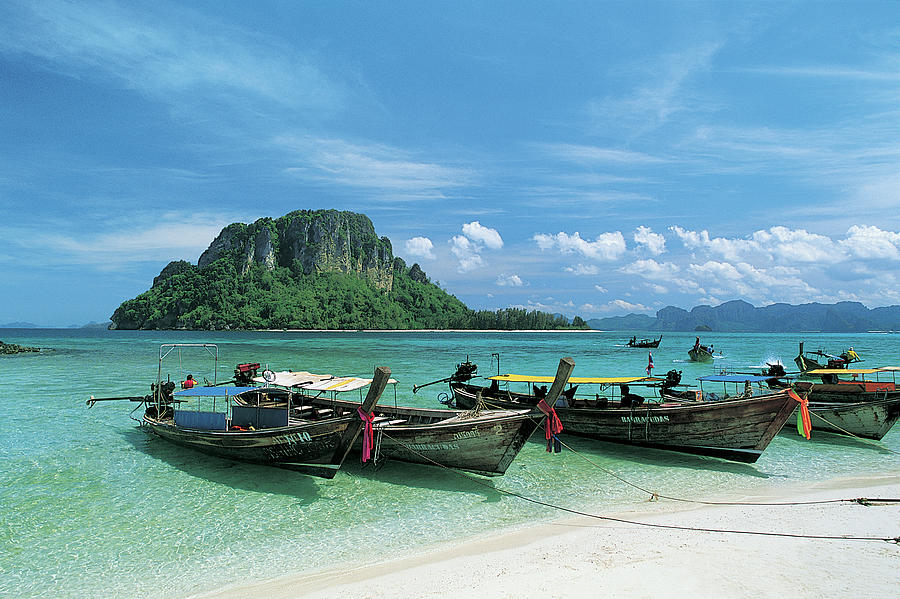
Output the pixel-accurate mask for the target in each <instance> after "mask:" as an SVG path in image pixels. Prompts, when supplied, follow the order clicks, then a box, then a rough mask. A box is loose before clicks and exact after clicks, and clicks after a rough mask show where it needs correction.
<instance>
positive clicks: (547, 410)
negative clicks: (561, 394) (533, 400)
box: [537, 399, 563, 453]
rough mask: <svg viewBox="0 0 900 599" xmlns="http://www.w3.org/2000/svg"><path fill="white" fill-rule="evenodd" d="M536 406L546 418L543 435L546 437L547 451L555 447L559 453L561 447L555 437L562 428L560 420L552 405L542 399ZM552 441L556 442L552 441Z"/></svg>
mask: <svg viewBox="0 0 900 599" xmlns="http://www.w3.org/2000/svg"><path fill="white" fill-rule="evenodd" d="M537 407H538V409H539V410H540V411H541V412H543V413H544V414H546V415H547V418H545V419H544V436H545V437H546V439H547V451H552V450H553V449H554V448H555V449H556V453H559V452H560V450H561V447H560V445H559V440H558V439H556V435H558V434H559V433H561V432H562V430H563V426H562V422H560V421H559V416H557V415H556V410H554V409H553V406H551V405H550V404H548V403H547V402H546V401H544V400H543V399H542V400H541V401H539V402H538V404H537ZM554 441H556V442H555V443H554Z"/></svg>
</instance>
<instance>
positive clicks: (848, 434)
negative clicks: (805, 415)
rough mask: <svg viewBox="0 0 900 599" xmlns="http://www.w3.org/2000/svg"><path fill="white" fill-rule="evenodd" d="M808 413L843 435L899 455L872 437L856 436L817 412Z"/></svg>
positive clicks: (899, 452) (899, 453) (898, 452)
mask: <svg viewBox="0 0 900 599" xmlns="http://www.w3.org/2000/svg"><path fill="white" fill-rule="evenodd" d="M810 414H812V415H813V416H815V417H816V418H818V419H819V420H821V421H822V422H824V423H825V424H827V425H828V426H833V427H834V428H836V429H837V430H839V431H841V432H842V433H844V434H845V435H847V436H850V437H853V438H854V439H856V440H857V441H862V442H864V443H868V444H869V445H874V446H875V447H878V448H879V449H883V450H885V451H887V452H889V453H893V454H895V455H900V451H894V450H893V449H891V448H890V447H885V446H884V445H881V444H879V443H878V441H875V440H873V439H866V438H865V437H860V436H858V435H854V434H853V433H851V432H850V431H848V430H846V429H843V428H841V427H839V426H838V425H836V424H835V423H833V422H831V421H829V420H828V419H827V418H825V417H824V416H822V415H821V414H817V413H816V412H813V411H810Z"/></svg>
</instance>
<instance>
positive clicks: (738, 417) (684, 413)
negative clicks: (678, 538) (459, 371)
mask: <svg viewBox="0 0 900 599" xmlns="http://www.w3.org/2000/svg"><path fill="white" fill-rule="evenodd" d="M487 379H488V380H490V381H491V384H490V386H488V387H483V386H477V385H470V384H466V383H451V385H450V388H451V390H452V393H453V396H454V399H455V402H456V405H457V407H460V408H465V407H469V406H471V405H473V404H474V402H475V401H476V399H475V398H476V397H477V396H478V395H481V397H482V398H483V401H484V402H485V403H487V404H488V405H489V406H492V407H502V408H515V407H522V406H534V405H536V404H537V402H538V401H540V399H541V397H542V395H543V391H542V388H541V387H538V386H537V385H539V384H542V383H548V382H550V381H551V380H552V379H551V378H550V377H546V376H530V375H518V374H504V375H498V376H491V377H487ZM662 381H663V379H660V378H655V377H644V376H636V377H571V378H570V379H569V381H568V382H569V385H570V387H569V389H567V390H566V391H564V392H563V393H562V394H561V396H560V397H559V399H558V400H557V401H555V403H554V404H553V407H554V408H555V411H556V414H557V415H558V417H559V420H560V422H561V423H562V426H563V431H564V432H565V433H569V434H573V435H578V436H582V437H590V438H594V439H600V440H604V441H614V442H618V443H627V444H631V445H640V446H647V447H655V448H660V449H670V450H674V451H680V452H686V453H693V454H699V455H707V456H715V457H720V458H725V459H728V460H734V461H739V462H747V463H752V462H755V461H757V460H758V459H759V456H760V455H761V454H762V452H763V451H764V450H765V449H766V447H767V446H768V445H769V443H770V442H771V440H772V439H773V438H774V437H775V435H776V434H777V433H778V431H780V430H781V428H782V426H783V425H784V423H785V422H786V421H787V419H788V418H789V417H790V416H791V414H793V412H794V409H795V407H796V406H797V405H798V401H800V399H801V398H799V397H797V396H796V395H795V394H793V393H792V392H791V391H790V390H782V391H778V392H769V393H766V394H761V395H756V396H752V397H740V398H734V399H725V400H722V401H683V400H682V401H672V400H661V398H654V399H651V400H650V401H647V400H646V399H645V398H644V397H642V396H640V395H637V394H635V393H633V392H632V389H633V388H634V387H643V388H647V389H652V390H653V391H655V390H656V389H657V388H658V387H659V384H660V382H662ZM509 383H525V384H527V385H528V390H527V391H525V392H513V391H511V390H509V388H508V384H509ZM501 384H504V385H505V388H502V387H501ZM588 385H597V388H596V392H595V393H592V394H588V396H587V397H578V396H576V393H577V390H578V388H579V387H582V388H583V387H584V386H588ZM582 391H583V389H582ZM616 391H618V397H617V396H616V395H617V394H616Z"/></svg>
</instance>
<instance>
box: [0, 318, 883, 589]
mask: <svg viewBox="0 0 900 599" xmlns="http://www.w3.org/2000/svg"><path fill="white" fill-rule="evenodd" d="M638 336H639V337H640V336H641V335H640V334H638ZM647 336H649V334H648V335H647ZM629 337H630V335H626V334H615V333H263V332H260V333H197V332H136V331H82V330H41V329H38V330H3V331H0V338H2V339H3V340H4V341H6V342H10V343H19V344H22V345H33V346H41V347H47V348H52V349H51V350H49V351H46V352H42V353H40V354H20V355H16V356H0V477H2V479H0V480H2V485H0V525H2V526H0V596H3V597H110V596H116V597H148V598H155V597H180V596H185V595H189V594H192V593H198V592H203V591H209V590H212V589H215V588H219V587H222V586H226V585H231V584H236V583H247V582H252V581H254V580H264V579H268V578H272V577H276V576H279V575H282V574H285V573H289V572H298V571H305V570H314V569H319V568H324V567H329V566H331V565H333V564H335V563H339V562H344V561H355V560H361V561H366V560H370V559H376V558H378V557H390V556H394V555H396V554H397V553H398V552H401V551H403V552H409V551H410V550H411V549H414V548H415V547H418V546H423V545H428V544H431V543H435V542H440V541H445V540H452V539H455V538H461V537H467V536H472V535H475V534H481V533H484V532H490V531H491V530H498V529H501V528H504V527H509V526H520V525H524V524H526V523H529V522H534V521H540V520H547V519H551V518H554V517H557V516H559V515H560V512H556V511H554V510H551V509H549V508H541V507H538V506H536V505H534V504H532V503H528V502H525V501H522V500H521V499H517V498H514V497H510V496H507V495H505V494H503V493H501V492H499V491H498V490H497V489H504V490H508V491H512V492H515V493H520V494H522V495H525V496H528V497H532V498H535V499H539V500H541V501H545V502H548V503H552V504H558V505H562V506H566V507H571V508H579V509H584V508H585V506H591V509H592V510H593V511H594V512H596V513H609V512H612V511H615V510H616V509H618V508H621V507H623V506H626V505H628V504H631V503H634V502H638V501H643V500H645V499H646V494H644V493H642V492H641V491H638V490H636V489H634V488H632V487H629V486H627V485H625V484H623V483H621V482H619V481H617V480H616V479H615V478H613V477H611V476H610V475H608V474H606V473H605V472H604V471H603V470H601V469H599V468H598V467H597V466H601V467H603V468H605V469H609V470H613V471H614V472H616V473H617V474H618V475H619V476H621V477H623V478H625V479H627V480H629V481H632V482H634V483H636V484H639V485H641V486H642V487H645V488H650V489H653V490H655V491H657V492H659V493H663V494H667V495H674V496H679V497H690V498H702V499H709V498H715V497H721V496H733V495H737V494H742V493H745V492H752V491H753V490H754V488H760V489H761V488H762V487H763V486H771V485H795V484H806V483H815V482H821V481H826V480H829V479H833V478H843V477H850V476H855V475H870V474H887V473H897V472H898V471H900V455H898V454H896V453H891V452H889V451H886V450H885V448H888V449H891V450H894V451H900V429H896V430H893V431H891V433H889V434H888V436H887V437H886V438H885V439H884V440H883V441H882V442H880V443H871V442H862V441H857V440H853V439H848V438H843V437H839V436H836V435H828V434H825V433H820V434H816V433H815V432H814V442H807V441H805V440H802V439H800V438H799V437H798V436H797V435H796V433H790V432H782V433H781V434H780V435H778V436H777V437H776V438H775V439H774V441H773V442H772V444H771V445H770V446H769V448H768V449H767V450H766V451H765V453H764V454H763V456H762V457H761V458H760V460H759V461H758V462H757V463H756V464H752V465H748V464H736V463H731V462H727V461H724V460H719V459H715V458H706V457H699V456H690V455H685V454H679V453H674V452H667V451H661V450H650V449H642V448H636V447H628V446H620V445H615V444H607V443H600V442H594V441H590V440H583V439H575V438H571V437H569V438H565V440H566V442H567V443H568V444H569V445H570V446H572V447H573V448H574V449H575V450H577V453H573V452H569V451H564V452H563V453H561V454H557V455H553V454H547V453H546V452H545V451H544V446H543V444H542V443H541V442H540V440H539V438H538V436H535V437H534V439H535V441H532V442H530V443H528V444H526V446H525V448H524V449H523V451H522V452H521V453H520V454H519V456H518V457H517V458H516V460H515V461H514V462H513V463H512V465H511V466H510V468H509V470H508V471H507V473H506V475H505V476H503V477H498V478H493V479H490V478H484V477H478V476H464V475H460V474H459V473H456V472H454V471H447V470H442V469H439V468H434V467H426V466H415V465H407V464H402V463H387V464H385V465H383V466H381V467H380V468H373V467H371V466H366V467H363V466H362V465H360V464H358V463H357V462H356V459H354V458H351V459H350V463H349V464H345V467H344V468H343V469H342V470H341V471H340V472H339V473H338V475H337V477H336V478H335V479H334V480H331V481H326V480H321V479H317V478H312V477H308V476H304V475H300V474H296V473H293V472H289V471H283V470H279V469H275V468H268V467H260V466H253V465H247V464H240V463H234V462H230V461H226V460H220V459H217V458H212V457H207V456H204V455H202V454H199V453H195V452H192V451H187V450H184V449H181V448H178V447H175V446H173V445H170V444H168V443H167V442H165V441H162V440H160V439H156V438H152V437H150V436H149V435H148V434H146V433H145V432H144V431H143V430H142V429H141V428H140V427H138V426H137V423H136V422H135V421H134V420H132V419H130V418H129V412H131V410H132V409H133V408H134V407H135V406H137V405H138V404H133V403H130V402H109V403H101V404H97V405H96V406H95V407H94V408H92V409H87V407H86V406H85V400H86V399H87V398H88V397H89V396H90V395H95V396H97V397H102V396H122V395H144V394H146V393H148V392H149V384H150V382H152V381H153V380H155V378H156V374H157V361H158V350H159V345H160V344H161V343H202V342H208V343H215V344H217V345H218V352H219V362H218V373H217V374H218V380H223V379H228V378H229V377H230V375H231V371H232V369H233V368H234V366H235V365H236V364H238V363H240V362H248V361H254V362H261V363H262V364H264V365H268V366H269V367H270V368H272V369H273V370H282V369H294V370H309V371H312V372H323V373H324V372H328V373H332V374H354V375H365V376H371V373H372V370H373V368H374V367H375V366H378V365H386V366H389V367H390V368H391V369H392V371H393V376H394V378H396V379H397V380H398V381H399V385H398V386H397V390H396V398H397V401H398V403H401V404H407V405H419V406H427V407H439V404H438V403H437V396H438V395H439V394H440V393H442V392H446V390H447V388H446V386H445V385H433V386H430V387H426V388H424V389H422V390H420V391H419V392H418V393H417V394H413V393H412V385H414V384H422V383H425V382H429V381H432V380H435V379H438V378H441V377H445V376H448V375H449V374H451V373H452V372H453V370H454V369H455V367H456V364H457V363H459V362H462V361H464V360H465V359H466V356H468V357H469V358H471V360H472V361H474V362H476V363H477V364H478V365H479V372H480V373H481V374H493V373H495V372H496V371H497V369H498V368H497V365H496V360H495V359H494V358H492V354H494V353H498V354H499V355H500V368H499V369H500V370H501V371H502V372H518V373H530V374H531V373H538V374H550V375H552V374H554V373H555V371H556V366H557V364H558V362H559V358H561V357H563V356H572V357H574V359H575V364H576V366H575V372H574V374H575V375H576V376H589V375H608V376H611V375H618V374H624V375H640V374H643V372H644V369H645V367H646V365H647V350H637V349H628V348H625V347H622V345H624V343H625V342H626V341H627V339H628V338H629ZM800 340H801V337H800V336H798V335H773V334H707V335H705V336H704V338H703V341H704V342H707V341H709V342H713V343H714V344H715V346H716V349H717V350H719V351H722V352H723V353H724V354H725V357H724V358H721V359H718V360H716V363H715V364H714V365H710V364H694V363H690V362H688V361H687V350H688V349H689V348H690V347H691V345H692V344H693V342H694V334H691V333H680V334H679V333H667V334H665V335H664V337H663V341H662V344H661V347H660V348H659V349H656V350H653V358H654V362H655V365H656V367H655V369H654V373H655V374H657V375H664V374H665V372H666V371H667V370H669V369H670V368H677V369H679V370H681V371H682V373H683V376H684V382H688V383H689V382H692V381H693V380H694V378H695V377H697V376H700V375H703V374H711V373H713V372H715V370H716V369H717V368H719V367H722V366H725V367H728V368H730V369H733V370H750V369H751V367H758V366H760V365H762V364H764V363H765V362H767V361H768V362H771V361H773V360H777V359H781V360H782V361H783V362H784V363H785V365H786V367H787V369H788V370H792V369H793V368H792V366H793V361H792V360H793V357H794V356H795V355H796V354H797V342H798V341H800ZM802 340H804V341H805V342H806V348H807V349H808V350H809V349H816V348H819V347H822V348H824V349H826V350H829V351H831V352H833V353H839V352H840V351H843V350H844V349H846V348H847V347H848V346H849V345H853V347H854V349H855V350H856V351H857V352H858V353H859V354H860V355H861V356H862V357H863V359H864V360H865V361H864V362H863V363H862V364H861V365H860V366H865V367H869V366H871V367H875V366H884V365H900V344H898V343H897V341H898V337H896V336H894V335H883V334H863V335H853V336H848V335H823V334H815V335H812V334H808V335H804V336H802ZM167 364H168V365H169V366H170V368H169V370H168V372H170V373H171V374H172V376H173V378H175V377H180V376H183V375H184V374H186V373H187V372H192V373H193V374H194V375H195V376H198V375H199V376H206V377H207V378H210V379H212V378H213V374H212V373H213V370H212V368H211V367H210V364H211V361H210V360H208V359H205V358H202V357H201V356H200V355H199V354H198V353H193V354H190V355H188V352H184V354H183V359H182V361H181V362H180V363H179V361H178V360H177V355H173V356H170V358H169V359H168V360H167ZM385 395H386V397H387V398H388V399H389V400H393V392H392V391H391V390H390V388H389V390H388V391H386V392H385ZM135 416H137V414H135ZM585 458H587V459H589V460H590V461H591V462H593V463H594V464H596V465H597V466H595V465H593V464H591V463H590V462H588V461H587V459H585Z"/></svg>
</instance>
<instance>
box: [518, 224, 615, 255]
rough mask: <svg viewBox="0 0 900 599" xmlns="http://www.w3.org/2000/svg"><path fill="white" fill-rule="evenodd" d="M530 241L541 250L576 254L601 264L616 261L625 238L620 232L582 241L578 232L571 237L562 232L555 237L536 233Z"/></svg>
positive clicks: (603, 234) (602, 234)
mask: <svg viewBox="0 0 900 599" xmlns="http://www.w3.org/2000/svg"><path fill="white" fill-rule="evenodd" d="M532 239H533V240H534V241H535V243H537V246H538V247H539V248H540V249H541V250H550V249H553V248H558V249H559V251H560V252H561V253H563V254H571V253H578V254H581V255H582V256H584V257H585V258H590V259H592V260H598V261H602V262H612V261H615V260H618V259H619V258H620V257H621V256H622V254H624V253H625V237H624V236H623V235H622V233H621V232H620V231H614V232H612V233H601V234H600V235H598V236H597V238H596V239H595V240H594V241H588V240H586V239H582V237H581V234H580V233H579V232H578V231H575V233H573V234H572V235H569V234H568V233H564V232H559V233H557V234H556V235H548V234H546V233H537V234H535V235H534V236H533V237H532Z"/></svg>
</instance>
